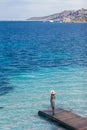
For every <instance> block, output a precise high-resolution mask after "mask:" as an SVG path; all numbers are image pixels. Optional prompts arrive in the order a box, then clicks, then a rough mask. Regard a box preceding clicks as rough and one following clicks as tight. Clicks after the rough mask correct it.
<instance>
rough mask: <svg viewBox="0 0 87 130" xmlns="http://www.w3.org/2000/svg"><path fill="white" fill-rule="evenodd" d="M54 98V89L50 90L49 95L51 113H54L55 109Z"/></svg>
mask: <svg viewBox="0 0 87 130" xmlns="http://www.w3.org/2000/svg"><path fill="white" fill-rule="evenodd" d="M55 99H56V92H55V91H54V90H52V91H51V95H50V103H51V107H52V114H53V115H54V111H55Z"/></svg>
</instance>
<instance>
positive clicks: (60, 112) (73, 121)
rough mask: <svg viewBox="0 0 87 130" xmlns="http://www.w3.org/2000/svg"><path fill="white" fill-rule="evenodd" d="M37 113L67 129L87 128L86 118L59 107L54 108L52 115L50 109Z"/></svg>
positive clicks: (80, 129) (78, 129)
mask: <svg viewBox="0 0 87 130" xmlns="http://www.w3.org/2000/svg"><path fill="white" fill-rule="evenodd" d="M38 114H39V116H44V117H47V118H49V119H51V120H53V121H56V122H57V123H58V124H59V125H61V126H62V127H64V128H67V129H69V130H87V118H83V117H81V116H79V115H76V114H74V113H72V112H70V111H67V110H64V109H61V108H58V109H56V110H55V114H54V115H52V111H51V109H49V110H43V111H39V112H38Z"/></svg>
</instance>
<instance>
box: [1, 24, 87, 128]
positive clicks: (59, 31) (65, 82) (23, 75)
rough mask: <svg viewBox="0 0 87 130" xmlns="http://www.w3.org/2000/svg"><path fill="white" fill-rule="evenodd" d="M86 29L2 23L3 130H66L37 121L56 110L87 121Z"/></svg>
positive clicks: (86, 26)
mask: <svg viewBox="0 0 87 130" xmlns="http://www.w3.org/2000/svg"><path fill="white" fill-rule="evenodd" d="M86 34H87V24H75V23H74V24H73V23H71V24H63V23H62V24H60V23H42V22H0V107H2V108H0V130H64V129H63V128H61V127H60V126H58V124H55V123H52V122H49V121H47V120H46V119H44V118H41V117H39V116H38V110H43V109H48V108H49V107H50V102H49V99H50V90H53V89H54V90H55V91H56V93H57V97H56V107H62V108H64V109H66V110H69V111H72V112H74V113H77V114H79V115H81V116H83V117H87V36H86Z"/></svg>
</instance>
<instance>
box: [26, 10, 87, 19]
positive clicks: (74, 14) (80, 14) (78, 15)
mask: <svg viewBox="0 0 87 130" xmlns="http://www.w3.org/2000/svg"><path fill="white" fill-rule="evenodd" d="M27 20H28V21H50V22H87V9H83V8H82V9H80V10H65V11H63V12H61V13H56V14H52V15H49V16H44V17H32V18H28V19H27Z"/></svg>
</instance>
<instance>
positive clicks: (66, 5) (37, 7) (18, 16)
mask: <svg viewBox="0 0 87 130" xmlns="http://www.w3.org/2000/svg"><path fill="white" fill-rule="evenodd" d="M81 8H85V9H87V0H0V20H26V19H27V18H30V17H34V16H46V15H50V14H54V13H59V12H61V11H64V10H73V9H75V10H78V9H81Z"/></svg>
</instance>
